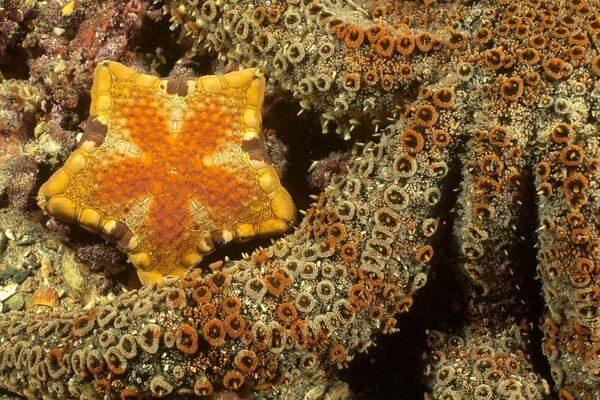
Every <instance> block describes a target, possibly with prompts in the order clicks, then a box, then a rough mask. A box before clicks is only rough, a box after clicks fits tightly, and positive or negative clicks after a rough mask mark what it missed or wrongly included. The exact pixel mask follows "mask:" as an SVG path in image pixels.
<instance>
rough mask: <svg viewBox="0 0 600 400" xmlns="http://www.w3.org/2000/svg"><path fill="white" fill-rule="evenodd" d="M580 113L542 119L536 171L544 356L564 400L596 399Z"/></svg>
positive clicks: (597, 240) (593, 247)
mask: <svg viewBox="0 0 600 400" xmlns="http://www.w3.org/2000/svg"><path fill="white" fill-rule="evenodd" d="M587 112H588V110H584V112H583V113H582V114H579V115H573V118H572V120H571V121H569V122H566V121H565V119H563V118H560V117H559V118H556V117H554V118H552V117H553V116H549V117H550V118H548V119H549V121H551V122H550V123H547V124H546V125H545V126H543V127H542V129H540V132H539V136H538V145H537V146H538V163H537V165H536V167H535V171H536V175H537V176H536V188H537V193H538V204H539V227H538V230H537V231H538V245H539V253H538V260H539V265H538V273H539V276H540V278H541V280H542V290H543V296H544V300H545V303H546V313H545V315H544V322H543V329H544V340H543V351H544V354H545V355H546V357H547V358H548V360H549V362H550V366H551V372H552V377H553V379H554V382H555V385H556V386H555V389H556V390H558V391H559V393H560V394H561V395H562V396H564V398H585V396H593V395H594V393H595V395H598V387H599V375H600V365H599V364H598V356H597V354H598V351H599V349H600V346H599V343H600V306H599V303H598V299H599V296H600V286H599V284H600V273H599V271H598V267H597V266H598V264H599V263H600V255H599V254H600V252H599V249H598V246H600V225H599V221H598V210H599V209H600V208H599V207H600V201H599V198H598V183H599V182H600V175H599V173H598V171H599V166H600V164H599V163H600V151H599V138H600V133H599V132H598V127H597V126H594V125H593V124H589V123H587V122H586V119H587Z"/></svg>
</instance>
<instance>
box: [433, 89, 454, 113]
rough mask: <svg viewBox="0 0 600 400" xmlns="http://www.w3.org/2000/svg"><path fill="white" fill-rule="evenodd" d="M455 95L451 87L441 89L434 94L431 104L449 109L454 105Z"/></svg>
mask: <svg viewBox="0 0 600 400" xmlns="http://www.w3.org/2000/svg"><path fill="white" fill-rule="evenodd" d="M455 98H456V94H455V93H454V89H453V88H451V87H443V88H440V89H439V90H437V91H436V92H435V94H434V95H433V104H435V105H436V106H438V107H442V108H450V107H452V106H453V105H454V99H455Z"/></svg>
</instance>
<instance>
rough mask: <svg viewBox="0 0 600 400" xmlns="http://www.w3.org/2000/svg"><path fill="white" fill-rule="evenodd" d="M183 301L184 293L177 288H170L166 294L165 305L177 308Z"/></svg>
mask: <svg viewBox="0 0 600 400" xmlns="http://www.w3.org/2000/svg"><path fill="white" fill-rule="evenodd" d="M184 300H185V292H184V291H183V290H182V289H179V288H170V289H169V290H168V292H167V297H166V304H167V306H169V307H170V308H178V307H179V306H180V305H181V304H182V303H183V305H184V306H185V303H184Z"/></svg>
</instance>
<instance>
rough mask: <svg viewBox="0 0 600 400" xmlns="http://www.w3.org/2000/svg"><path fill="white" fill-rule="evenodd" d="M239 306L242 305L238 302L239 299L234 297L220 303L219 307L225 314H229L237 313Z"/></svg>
mask: <svg viewBox="0 0 600 400" xmlns="http://www.w3.org/2000/svg"><path fill="white" fill-rule="evenodd" d="M241 305H242V303H241V302H240V299H238V298H237V297H235V296H229V297H227V298H226V299H225V300H223V302H222V303H221V307H222V308H223V311H224V312H225V314H231V313H233V312H236V311H238V310H239V309H240V307H241Z"/></svg>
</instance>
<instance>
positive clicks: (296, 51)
mask: <svg viewBox="0 0 600 400" xmlns="http://www.w3.org/2000/svg"><path fill="white" fill-rule="evenodd" d="M286 54H287V58H288V60H289V61H290V62H291V63H292V64H298V63H299V62H301V61H302V60H303V59H304V56H305V54H306V53H305V51H304V46H303V45H302V43H298V42H295V43H292V44H291V45H290V46H289V47H288V48H287V52H286Z"/></svg>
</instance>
